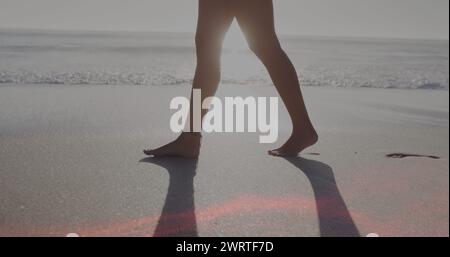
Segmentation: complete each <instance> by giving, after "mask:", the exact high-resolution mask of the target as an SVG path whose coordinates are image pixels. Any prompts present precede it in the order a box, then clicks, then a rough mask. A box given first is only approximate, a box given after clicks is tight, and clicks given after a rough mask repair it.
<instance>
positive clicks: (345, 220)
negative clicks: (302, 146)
mask: <svg viewBox="0 0 450 257" xmlns="http://www.w3.org/2000/svg"><path fill="white" fill-rule="evenodd" d="M285 159H286V160H287V161H289V162H290V163H292V164H293V165H294V166H296V167H297V168H298V169H300V170H301V171H302V172H303V173H304V174H305V175H306V177H307V178H308V180H309V181H310V183H311V186H312V189H313V191H314V196H315V199H316V207H317V213H318V216H319V224H320V236H322V237H359V236H360V233H359V231H358V228H357V227H356V225H355V223H354V221H353V219H352V216H351V215H350V212H349V211H348V209H347V206H346V204H345V202H344V199H342V196H341V193H340V192H339V188H338V186H337V184H336V180H335V177H334V173H333V170H332V169H331V167H330V166H328V165H326V164H325V163H322V162H319V161H314V160H308V159H304V158H301V157H293V158H285Z"/></svg>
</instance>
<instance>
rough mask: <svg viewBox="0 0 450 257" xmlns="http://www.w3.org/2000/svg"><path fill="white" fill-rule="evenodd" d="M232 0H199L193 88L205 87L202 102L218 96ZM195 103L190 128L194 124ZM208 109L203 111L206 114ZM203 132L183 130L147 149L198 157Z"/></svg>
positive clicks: (231, 15)
mask: <svg viewBox="0 0 450 257" xmlns="http://www.w3.org/2000/svg"><path fill="white" fill-rule="evenodd" d="M227 1H228V0H199V11H198V23H197V32H196V35H195V44H196V49H197V68H196V71H195V76H194V81H193V85H192V88H193V89H201V93H202V102H203V100H204V99H205V98H207V97H210V96H214V94H215V93H216V91H217V87H218V86H219V83H220V56H221V52H222V44H223V40H224V38H225V34H226V32H227V31H228V29H229V27H230V25H231V23H232V22H233V19H234V15H233V13H232V12H231V10H230V9H229V8H228V4H227ZM192 106H193V105H192V103H191V111H190V116H191V119H190V120H191V122H190V124H189V126H190V129H191V130H190V131H194V130H193V128H194V126H193V122H194V119H193V111H192ZM205 114H206V110H203V111H202V117H203V116H204V115H205ZM200 139H201V137H200V133H182V134H181V135H180V137H178V139H176V140H175V141H173V142H171V143H169V144H167V145H165V146H162V147H160V148H157V149H154V150H144V153H145V154H147V155H151V156H155V157H160V156H179V157H188V158H196V157H198V155H199V151H200Z"/></svg>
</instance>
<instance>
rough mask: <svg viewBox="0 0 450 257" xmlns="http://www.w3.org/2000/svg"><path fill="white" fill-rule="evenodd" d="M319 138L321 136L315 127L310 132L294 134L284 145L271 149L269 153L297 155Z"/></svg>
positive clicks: (274, 154) (285, 155) (284, 155)
mask: <svg viewBox="0 0 450 257" xmlns="http://www.w3.org/2000/svg"><path fill="white" fill-rule="evenodd" d="M318 140H319V136H318V135H317V132H316V131H315V130H314V129H311V130H310V131H308V132H306V133H305V132H303V133H297V134H294V135H292V136H291V137H290V138H289V139H288V141H287V142H286V143H284V145H283V146H282V147H280V148H278V149H274V150H270V151H269V154H270V155H273V156H280V157H295V156H298V154H299V153H300V152H301V151H303V150H305V149H306V148H308V147H310V146H312V145H314V144H316V143H317V141H318Z"/></svg>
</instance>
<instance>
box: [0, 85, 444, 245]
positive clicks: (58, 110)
mask: <svg viewBox="0 0 450 257" xmlns="http://www.w3.org/2000/svg"><path fill="white" fill-rule="evenodd" d="M188 92H189V87H186V86H180V85H174V86H120V85H118V86H114V85H109V86H60V85H48V86H46V85H26V86H25V85H24V86H21V85H7V84H5V85H2V86H1V87H0V236H66V235H67V234H69V233H76V234H78V235H80V236H180V235H185V236H358V235H360V236H366V235H367V234H370V233H376V234H378V235H379V236H448V235H449V223H448V222H449V171H448V168H449V161H448V159H449V145H448V138H449V102H448V91H446V90H401V89H369V88H353V89H345V88H331V87H319V88H315V87H305V88H304V94H305V99H306V102H307V105H308V107H309V110H310V115H311V117H312V120H313V123H314V124H315V126H316V127H317V129H318V132H319V135H320V141H319V143H318V144H317V145H315V146H314V147H312V148H310V149H307V150H306V151H305V152H304V153H303V154H301V157H299V158H290V159H283V158H275V157H271V156H269V155H267V153H266V152H267V150H269V149H272V148H274V147H276V146H278V144H280V143H281V142H283V140H285V139H286V138H287V137H288V135H289V132H290V122H289V119H288V117H287V114H286V111H285V110H284V108H283V109H280V126H281V127H280V138H279V143H277V144H273V145H264V144H259V142H258V134H249V133H242V134H207V135H205V136H204V138H203V146H202V150H201V154H200V158H199V160H198V161H192V160H181V159H159V160H157V159H151V158H145V156H144V155H143V154H142V149H144V148H148V147H157V146H159V145H161V144H163V143H166V142H168V141H169V140H171V139H173V138H175V137H176V135H175V134H173V133H172V132H171V131H170V129H169V119H170V114H171V113H172V112H171V110H170V109H169V102H170V100H171V99H172V97H174V96H187V95H188ZM234 95H236V96H237V95H239V96H249V95H252V96H275V95H276V93H275V90H274V88H273V87H270V86H241V85H223V86H222V87H221V88H220V91H219V96H234ZM389 154H394V155H391V156H390V157H388V156H387V155H389ZM408 155H413V156H408ZM393 157H394V158H393ZM395 157H405V158H395Z"/></svg>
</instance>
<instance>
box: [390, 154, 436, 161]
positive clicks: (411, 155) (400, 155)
mask: <svg viewBox="0 0 450 257" xmlns="http://www.w3.org/2000/svg"><path fill="white" fill-rule="evenodd" d="M386 157H388V158H394V159H403V158H407V157H419V158H422V157H423V158H431V159H436V160H437V159H440V158H441V157H439V156H435V155H421V154H408V153H391V154H386Z"/></svg>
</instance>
